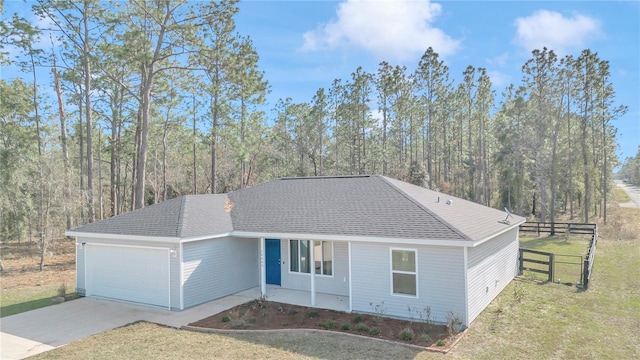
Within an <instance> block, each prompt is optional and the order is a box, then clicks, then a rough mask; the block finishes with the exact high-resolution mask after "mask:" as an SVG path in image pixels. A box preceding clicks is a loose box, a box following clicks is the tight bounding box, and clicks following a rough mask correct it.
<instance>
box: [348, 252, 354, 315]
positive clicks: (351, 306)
mask: <svg viewBox="0 0 640 360" xmlns="http://www.w3.org/2000/svg"><path fill="white" fill-rule="evenodd" d="M347 248H348V249H347V255H348V258H349V312H352V311H353V294H352V289H351V241H349V242H347Z"/></svg>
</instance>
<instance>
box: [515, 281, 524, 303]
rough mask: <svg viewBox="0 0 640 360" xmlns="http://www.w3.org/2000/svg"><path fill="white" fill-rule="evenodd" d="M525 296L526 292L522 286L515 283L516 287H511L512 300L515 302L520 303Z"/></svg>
mask: <svg viewBox="0 0 640 360" xmlns="http://www.w3.org/2000/svg"><path fill="white" fill-rule="evenodd" d="M526 294H527V292H526V290H525V289H524V288H523V287H522V285H520V284H519V283H516V285H515V286H514V287H513V299H514V300H515V301H517V302H522V299H524V297H525V295H526Z"/></svg>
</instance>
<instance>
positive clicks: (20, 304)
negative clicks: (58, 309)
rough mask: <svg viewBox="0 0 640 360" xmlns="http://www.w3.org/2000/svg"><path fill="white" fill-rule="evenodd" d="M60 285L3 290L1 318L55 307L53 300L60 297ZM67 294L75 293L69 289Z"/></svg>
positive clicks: (71, 288)
mask: <svg viewBox="0 0 640 360" xmlns="http://www.w3.org/2000/svg"><path fill="white" fill-rule="evenodd" d="M59 287H60V285H59V284H47V285H42V286H35V287H23V288H14V289H3V290H2V294H1V295H0V317H5V316H9V315H14V314H18V313H21V312H25V311H29V310H35V309H39V308H42V307H45V306H49V305H53V304H54V302H53V299H54V298H55V297H56V296H57V295H58V288H59ZM67 291H68V292H67V293H68V294H69V293H70V292H73V291H75V290H74V288H73V287H70V288H67Z"/></svg>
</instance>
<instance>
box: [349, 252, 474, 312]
mask: <svg viewBox="0 0 640 360" xmlns="http://www.w3.org/2000/svg"><path fill="white" fill-rule="evenodd" d="M392 248H394V249H396V248H402V249H416V250H417V267H418V269H417V270H418V273H417V276H418V280H417V281H418V284H417V286H418V289H417V290H418V296H417V297H416V296H406V295H404V296H403V295H392V294H391V292H392V290H391V263H390V261H391V257H390V251H391V249H392ZM351 276H352V285H351V286H352V293H351V301H352V311H354V312H364V313H372V312H374V310H373V309H372V306H371V303H373V304H374V305H380V304H382V302H384V308H385V309H386V310H385V314H386V315H387V316H391V317H398V318H410V317H411V315H410V314H409V310H408V308H409V307H412V308H414V309H419V310H422V311H424V309H425V308H426V307H427V306H429V307H430V308H431V319H432V320H433V321H437V322H445V321H446V316H447V313H448V312H449V311H452V312H453V313H454V314H455V315H457V316H459V317H460V319H464V318H465V315H466V310H465V301H464V299H465V288H464V287H465V282H464V249H463V248H461V247H444V246H416V245H403V244H378V243H356V242H353V243H351ZM414 317H415V318H416V319H418V317H417V316H416V315H415V314H414Z"/></svg>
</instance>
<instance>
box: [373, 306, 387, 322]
mask: <svg viewBox="0 0 640 360" xmlns="http://www.w3.org/2000/svg"><path fill="white" fill-rule="evenodd" d="M369 306H370V307H371V310H373V312H374V313H375V314H376V315H375V316H376V323H378V324H381V323H382V321H383V320H384V314H385V313H386V312H387V308H386V307H385V306H384V301H381V302H380V304H376V303H374V302H370V303H369Z"/></svg>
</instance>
